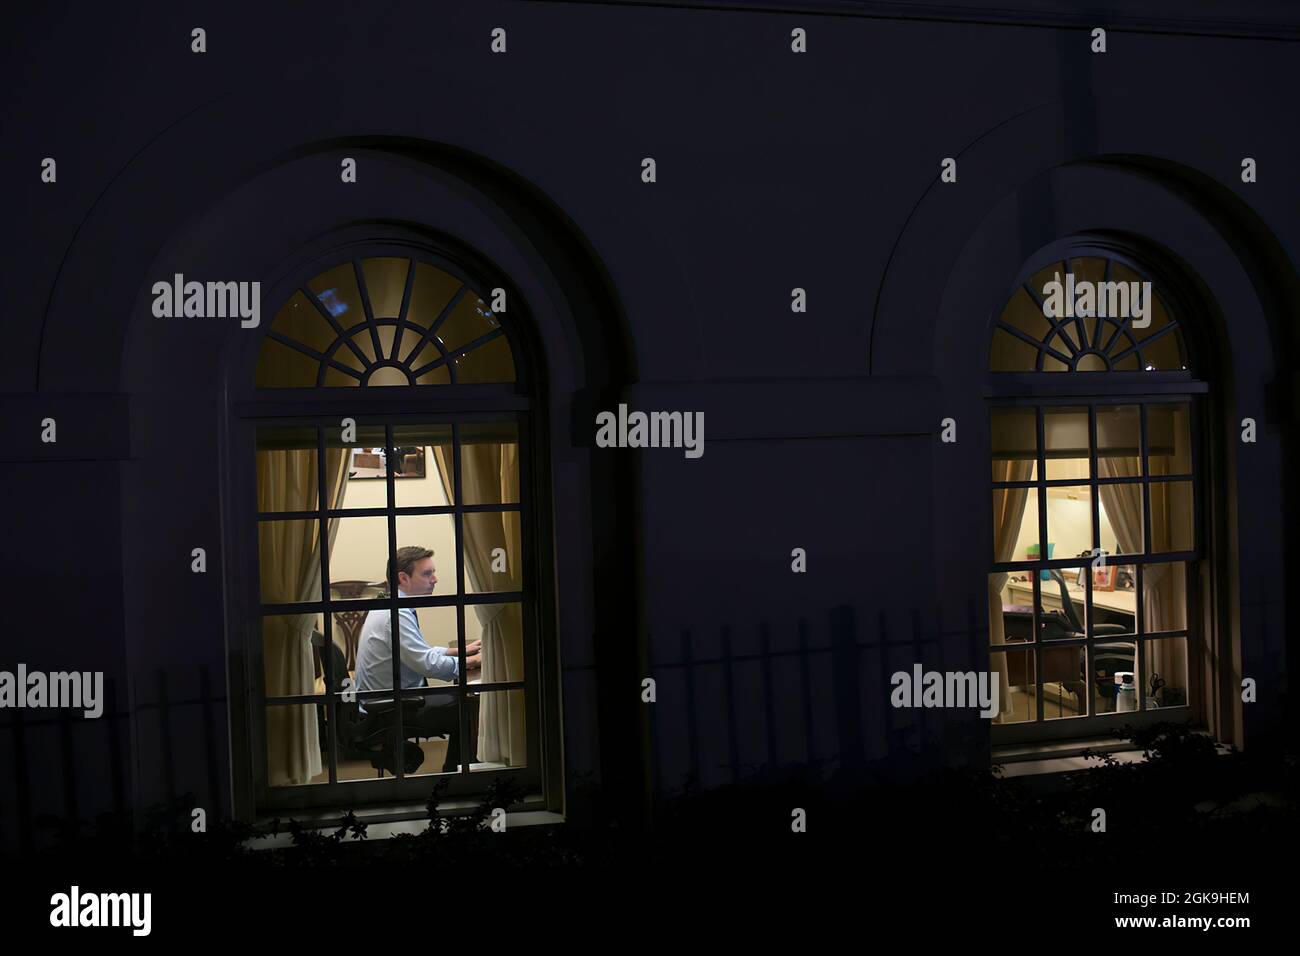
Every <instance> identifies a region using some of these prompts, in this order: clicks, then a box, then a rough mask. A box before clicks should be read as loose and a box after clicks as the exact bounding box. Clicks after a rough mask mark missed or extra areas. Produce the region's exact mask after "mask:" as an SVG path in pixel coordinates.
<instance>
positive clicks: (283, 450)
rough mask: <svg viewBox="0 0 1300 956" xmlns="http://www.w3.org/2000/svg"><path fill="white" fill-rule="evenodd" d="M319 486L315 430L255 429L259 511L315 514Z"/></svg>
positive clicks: (317, 504) (317, 505)
mask: <svg viewBox="0 0 1300 956" xmlns="http://www.w3.org/2000/svg"><path fill="white" fill-rule="evenodd" d="M319 486H320V475H319V473H318V472H317V470H316V429H315V428H259V429H258V430H257V510H258V511H314V510H316V509H317V508H319V507H320V501H319V497H318V495H317V488H318V487H319Z"/></svg>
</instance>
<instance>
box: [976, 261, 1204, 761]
mask: <svg viewBox="0 0 1300 956" xmlns="http://www.w3.org/2000/svg"><path fill="white" fill-rule="evenodd" d="M1089 256H1094V257H1095V256H1104V257H1107V258H1108V259H1115V260H1118V261H1121V262H1123V263H1124V264H1125V265H1127V266H1128V267H1129V268H1132V269H1133V270H1134V271H1136V272H1138V273H1139V275H1142V276H1143V277H1149V278H1150V279H1151V281H1152V291H1153V293H1155V294H1158V295H1160V296H1161V297H1162V298H1164V300H1165V302H1166V307H1167V308H1168V309H1169V311H1170V314H1171V317H1172V318H1174V319H1175V321H1176V322H1177V328H1178V330H1179V334H1180V335H1181V336H1182V346H1183V350H1184V354H1185V356H1186V360H1187V368H1186V369H1181V370H1152V371H1137V372H1133V371H1122V372H1121V371H1072V370H1067V371H1065V372H1060V371H1045V370H1039V371H1032V372H1030V371H1015V372H1012V371H993V370H991V369H986V372H985V388H984V397H985V402H984V404H985V414H986V415H987V416H989V419H988V420H989V421H991V418H992V415H993V412H994V410H995V409H997V408H1012V407H1021V408H1025V407H1032V408H1035V409H1036V410H1038V411H1037V413H1036V419H1035V420H1036V428H1037V432H1038V434H1037V442H1038V458H1037V462H1038V464H1037V469H1036V472H1037V473H1036V476H1035V479H1034V480H1033V481H1026V482H1014V483H1010V485H1008V484H1006V483H1001V484H997V485H995V484H994V482H993V480H992V477H991V470H989V469H986V470H985V473H984V474H985V477H984V482H985V487H986V488H987V489H988V492H989V495H987V496H986V497H985V500H986V501H990V500H991V494H992V493H993V492H994V491H996V490H997V489H998V488H1005V487H1008V486H1015V485H1022V486H1026V487H1030V488H1033V489H1037V494H1038V496H1039V497H1038V520H1039V538H1040V540H1041V541H1043V542H1045V541H1047V530H1046V524H1047V511H1046V508H1045V502H1046V489H1047V488H1048V487H1051V486H1053V485H1057V486H1066V485H1083V484H1087V485H1088V486H1089V489H1090V496H1091V502H1090V504H1091V508H1092V525H1093V543H1092V547H1093V548H1096V547H1099V545H1100V534H1101V528H1100V523H1099V517H1100V514H1099V510H1098V502H1099V491H1098V487H1099V484H1098V478H1099V475H1098V470H1097V446H1096V441H1097V436H1096V409H1097V407H1099V406H1116V405H1137V406H1139V407H1140V409H1141V411H1140V415H1141V421H1142V432H1141V434H1142V455H1143V462H1144V465H1143V473H1142V477H1141V479H1140V481H1141V485H1142V487H1143V489H1144V490H1143V522H1144V529H1145V530H1144V541H1143V547H1144V551H1143V552H1142V553H1141V554H1140V555H1125V556H1122V557H1121V556H1116V560H1114V561H1112V560H1110V559H1109V557H1108V560H1107V564H1108V565H1111V564H1113V565H1117V566H1122V565H1147V564H1159V563H1174V562H1184V563H1185V565H1186V568H1187V579H1186V589H1187V594H1186V597H1187V608H1186V618H1187V624H1186V628H1185V630H1184V632H1182V633H1184V635H1185V636H1183V637H1182V639H1183V640H1185V641H1186V662H1187V663H1186V666H1187V701H1186V703H1185V704H1182V705H1177V706H1172V707H1161V708H1157V709H1150V710H1148V709H1147V708H1146V701H1145V697H1146V694H1145V693H1144V691H1143V686H1144V685H1145V683H1146V681H1147V680H1148V668H1147V666H1146V659H1147V652H1146V648H1147V644H1148V642H1149V641H1150V640H1156V639H1159V638H1153V637H1148V636H1147V635H1145V634H1143V633H1142V632H1143V631H1144V630H1145V625H1144V623H1143V621H1142V620H1141V615H1142V614H1143V604H1142V596H1141V584H1140V582H1139V584H1138V586H1137V588H1136V589H1135V593H1136V597H1137V607H1136V611H1135V614H1136V615H1137V616H1138V618H1137V619H1136V620H1135V622H1134V633H1133V635H1123V636H1096V635H1094V634H1093V632H1092V628H1093V623H1094V621H1093V617H1094V616H1093V614H1092V613H1088V615H1087V624H1086V632H1085V638H1084V639H1082V640H1066V641H1050V642H1044V641H1042V640H1041V636H1040V626H1039V608H1040V602H1041V594H1042V591H1041V583H1042V582H1041V581H1040V579H1039V575H1038V574H1037V573H1036V572H1038V571H1041V570H1047V569H1053V568H1056V569H1061V568H1078V567H1080V563H1081V562H1080V559H1079V558H1077V557H1073V558H1070V557H1060V558H1050V559H1048V558H1045V557H1044V556H1043V555H1042V554H1040V559H1039V560H1038V561H1009V562H995V561H992V560H990V557H991V551H990V552H989V553H987V554H986V555H985V561H984V564H985V567H986V568H987V569H988V571H987V573H989V574H994V573H998V572H1008V571H1030V572H1033V573H1031V578H1030V580H1031V582H1032V584H1033V608H1032V610H1033V616H1032V632H1031V633H1032V635H1033V640H1032V641H1027V642H1016V643H1013V644H1004V645H999V647H1000V648H1003V649H1001V650H993V649H992V647H991V646H990V647H989V650H988V655H989V665H990V668H992V665H993V663H994V657H993V655H995V654H1007V653H1011V652H1013V651H1017V650H1030V651H1032V652H1033V670H1034V682H1035V686H1036V687H1041V685H1042V683H1043V677H1042V666H1043V665H1042V659H1041V658H1042V651H1043V650H1044V648H1074V647H1079V646H1083V647H1086V648H1087V664H1086V667H1087V671H1086V675H1085V676H1086V677H1087V678H1088V680H1087V683H1086V684H1085V694H1086V697H1087V703H1088V713H1087V714H1086V715H1084V716H1079V717H1068V718H1055V719H1044V718H1043V716H1042V715H1043V695H1042V694H1041V693H1039V692H1037V691H1036V692H1035V695H1034V697H1035V701H1036V707H1037V713H1036V714H1035V715H1034V716H1033V718H1032V719H1031V720H1028V721H1023V722H1017V723H1008V724H998V723H990V734H991V742H992V744H993V745H994V746H995V747H1001V746H1007V745H1016V744H1027V743H1049V742H1050V743H1057V742H1060V743H1064V742H1068V741H1071V740H1078V739H1082V738H1088V737H1096V736H1099V735H1105V734H1108V733H1109V732H1110V731H1113V730H1115V729H1117V728H1118V727H1120V726H1123V725H1125V724H1128V725H1130V726H1138V727H1140V726H1145V725H1150V724H1153V723H1156V722H1160V721H1174V722H1179V721H1184V720H1189V719H1194V716H1195V715H1196V714H1197V713H1198V712H1200V711H1201V710H1202V709H1203V707H1204V700H1203V698H1204V697H1205V695H1206V693H1207V688H1206V687H1204V686H1203V681H1202V661H1201V653H1202V652H1201V648H1203V647H1209V646H1213V645H1214V642H1213V641H1210V640H1208V639H1207V638H1208V637H1209V635H1206V634H1205V633H1204V632H1203V630H1202V628H1204V627H1207V626H1208V627H1214V625H1215V623H1216V622H1215V621H1214V620H1213V619H1212V618H1211V617H1210V616H1209V615H1208V613H1207V600H1208V599H1209V597H1210V595H1208V594H1206V593H1205V590H1204V584H1205V575H1206V574H1207V573H1209V571H1210V569H1212V567H1213V566H1214V558H1213V554H1212V553H1211V551H1212V538H1211V535H1210V528H1211V527H1212V522H1211V521H1210V518H1209V516H1210V514H1211V512H1212V510H1213V504H1214V502H1213V494H1214V492H1213V489H1212V488H1211V487H1210V484H1209V480H1210V476H1211V472H1210V470H1209V467H1208V466H1209V462H1208V460H1207V450H1206V445H1207V436H1208V429H1207V419H1208V418H1209V417H1210V415H1211V413H1212V411H1211V407H1210V388H1209V385H1208V383H1206V382H1204V381H1201V380H1199V379H1198V378H1197V377H1196V375H1195V373H1194V371H1193V370H1194V369H1195V368H1196V367H1197V366H1196V364H1195V356H1196V354H1197V349H1196V343H1195V342H1194V341H1193V337H1192V332H1193V328H1194V324H1195V323H1194V316H1195V315H1196V312H1195V309H1194V306H1193V304H1192V303H1190V302H1189V301H1188V300H1187V298H1186V297H1185V295H1184V294H1183V292H1182V289H1183V286H1182V284H1181V283H1179V282H1177V281H1176V280H1174V281H1171V276H1172V273H1171V271H1170V270H1169V269H1168V268H1167V267H1166V266H1165V265H1164V264H1163V263H1161V262H1160V260H1159V257H1158V256H1156V257H1153V261H1149V260H1147V259H1145V258H1142V259H1139V257H1138V255H1135V254H1134V253H1133V252H1132V251H1130V250H1129V249H1128V248H1127V247H1126V246H1124V245H1122V244H1119V243H1117V242H1115V241H1114V240H1112V239H1109V238H1107V237H1098V236H1085V237H1076V238H1073V239H1069V240H1064V241H1061V242H1057V243H1053V244H1052V245H1051V246H1048V247H1047V248H1045V249H1043V250H1040V252H1039V253H1037V254H1035V255H1034V256H1032V257H1031V258H1030V259H1029V260H1028V261H1027V262H1026V263H1025V264H1024V265H1023V266H1022V267H1021V271H1020V274H1019V276H1018V277H1017V281H1016V282H1015V283H1014V284H1013V285H1012V286H1011V290H1012V294H1014V293H1015V292H1016V291H1017V290H1019V289H1020V288H1021V287H1022V286H1023V285H1024V283H1026V282H1027V281H1028V280H1029V278H1030V277H1031V276H1033V275H1035V274H1036V273H1038V272H1039V271H1040V270H1042V269H1043V268H1044V266H1045V265H1050V264H1051V263H1053V262H1061V261H1062V260H1066V261H1068V260H1071V259H1078V258H1086V257H1089ZM1108 273H1109V267H1108ZM1007 301H1009V298H1008V300H1007ZM1004 304H1005V303H1004ZM1000 315H1001V309H999V311H998V312H996V313H994V314H993V315H992V316H991V317H990V320H989V326H988V327H989V342H990V348H991V345H992V335H993V330H994V329H995V328H997V327H998V325H997V323H998V320H999V318H1000ZM990 358H991V353H990ZM1040 362H1041V357H1040ZM1177 403H1183V404H1186V405H1187V406H1188V407H1189V410H1190V414H1189V422H1188V425H1189V429H1190V440H1191V468H1192V476H1191V482H1192V494H1193V507H1192V534H1193V549H1192V550H1191V551H1183V552H1161V553H1153V552H1151V551H1150V547H1151V541H1150V530H1151V524H1150V495H1149V491H1148V489H1149V487H1150V484H1151V477H1152V476H1151V475H1150V474H1149V473H1148V471H1147V466H1146V460H1147V459H1146V456H1147V453H1148V442H1147V427H1146V421H1147V409H1148V408H1149V407H1151V406H1152V405H1161V404H1177ZM1054 406H1057V407H1059V406H1065V407H1080V406H1086V407H1087V408H1088V409H1089V456H1090V477H1089V478H1088V479H1087V481H1086V482H1085V481H1083V480H1076V479H1059V480H1053V481H1049V480H1047V479H1046V472H1045V469H1044V466H1045V452H1046V449H1045V448H1044V445H1043V441H1044V435H1043V414H1042V411H1041V410H1042V409H1044V408H1050V407H1054ZM986 451H987V454H986V455H985V460H986V461H988V462H992V461H993V460H994V459H993V449H992V439H991V436H990V440H989V445H988V447H987V449H986ZM987 507H988V506H987V505H986V508H987ZM986 514H989V517H988V518H986V519H985V520H986V522H989V521H991V518H992V515H991V513H989V512H987V511H986ZM986 526H987V527H990V528H991V526H990V525H987V524H986ZM991 540H992V539H991V538H990V541H991ZM990 547H991V544H990ZM1085 601H1086V602H1087V605H1088V609H1089V611H1091V607H1092V580H1091V575H1089V576H1088V578H1087V579H1086V585H1085ZM990 610H991V609H990ZM1162 633H1163V632H1162ZM1171 633H1173V632H1171ZM1117 642H1122V643H1132V644H1134V645H1135V654H1136V661H1137V667H1138V673H1139V687H1138V694H1137V706H1138V709H1137V710H1134V711H1125V712H1120V713H1114V712H1109V713H1101V714H1098V713H1095V712H1094V706H1095V691H1094V690H1093V686H1094V685H1093V681H1095V673H1096V672H1095V668H1094V667H1093V648H1094V646H1095V645H1096V644H1099V643H1117Z"/></svg>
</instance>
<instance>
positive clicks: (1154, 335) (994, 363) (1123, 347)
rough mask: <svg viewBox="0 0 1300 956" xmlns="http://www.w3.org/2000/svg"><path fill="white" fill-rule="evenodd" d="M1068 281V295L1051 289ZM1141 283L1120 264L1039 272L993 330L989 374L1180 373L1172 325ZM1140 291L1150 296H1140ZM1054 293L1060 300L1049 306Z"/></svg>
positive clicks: (1183, 352) (1178, 337)
mask: <svg viewBox="0 0 1300 956" xmlns="http://www.w3.org/2000/svg"><path fill="white" fill-rule="evenodd" d="M1067 274H1070V275H1073V289H1072V290H1070V289H1067V288H1062V289H1059V290H1058V289H1055V288H1054V287H1053V286H1052V285H1051V283H1053V282H1060V283H1061V286H1062V287H1065V286H1066V284H1067V279H1066V276H1067ZM1145 282H1150V280H1149V279H1148V278H1147V277H1146V276H1143V275H1140V274H1139V273H1138V272H1136V271H1134V270H1133V269H1132V268H1131V267H1130V266H1128V265H1126V264H1125V263H1123V262H1120V261H1119V260H1117V259H1111V258H1106V257H1101V256H1084V257H1080V258H1072V259H1068V260H1065V261H1061V262H1054V263H1052V264H1051V265H1049V266H1046V267H1045V268H1043V269H1040V270H1039V271H1038V272H1036V273H1034V275H1032V276H1030V278H1029V279H1028V281H1026V282H1024V283H1023V284H1022V285H1021V286H1020V288H1019V289H1017V290H1016V291H1015V293H1014V294H1013V295H1012V296H1011V300H1010V301H1009V302H1008V303H1007V304H1006V306H1005V308H1003V310H1002V313H1001V315H1000V316H999V317H998V320H997V322H996V323H995V324H994V331H993V341H992V342H991V343H990V347H989V371H992V372H1139V371H1147V372H1153V371H1180V370H1183V369H1186V368H1187V349H1186V346H1185V344H1184V342H1183V334H1182V330H1181V329H1180V328H1179V325H1178V320H1177V318H1176V317H1175V316H1174V315H1173V312H1172V310H1171V309H1170V308H1169V307H1168V305H1167V304H1166V302H1165V299H1164V297H1163V296H1162V295H1161V293H1160V291H1159V290H1158V289H1157V288H1156V286H1155V285H1154V283H1152V284H1151V285H1144V283H1145ZM1143 290H1149V291H1148V292H1147V294H1146V295H1145V296H1144V294H1143ZM1070 291H1073V293H1074V294H1073V295H1072V296H1071V295H1069V294H1067V293H1068V292H1070ZM1053 293H1056V294H1057V295H1058V296H1059V298H1057V299H1055V300H1054V299H1052V298H1051V297H1052V295H1053ZM1147 299H1149V300H1150V301H1147ZM1044 302H1047V303H1048V307H1047V308H1046V309H1045V308H1044ZM1067 302H1069V303H1071V306H1070V308H1069V309H1068V310H1067V309H1066V308H1065V307H1064V306H1065V303H1067ZM1076 304H1080V305H1082V309H1076V308H1075V307H1074V306H1075V305H1076ZM1081 312H1082V313H1086V314H1080V313H1081ZM1048 313H1051V314H1050V315H1049V314H1048ZM1070 313H1073V314H1070ZM1135 321H1136V322H1137V323H1138V324H1137V326H1135V325H1134V322H1135Z"/></svg>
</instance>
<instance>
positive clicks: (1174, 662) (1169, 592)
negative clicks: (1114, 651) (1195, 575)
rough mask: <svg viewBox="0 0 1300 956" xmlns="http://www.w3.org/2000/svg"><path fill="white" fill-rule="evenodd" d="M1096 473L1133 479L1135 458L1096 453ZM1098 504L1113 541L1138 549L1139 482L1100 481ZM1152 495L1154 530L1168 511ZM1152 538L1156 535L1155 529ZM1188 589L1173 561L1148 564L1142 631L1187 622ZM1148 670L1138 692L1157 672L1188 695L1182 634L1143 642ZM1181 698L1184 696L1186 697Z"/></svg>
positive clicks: (1144, 573)
mask: <svg viewBox="0 0 1300 956" xmlns="http://www.w3.org/2000/svg"><path fill="white" fill-rule="evenodd" d="M1097 474H1098V476H1099V477H1101V478H1134V477H1137V474H1138V463H1137V459H1135V458H1115V459H1112V458H1098V459H1097ZM1098 492H1099V494H1100V496H1101V505H1102V507H1103V508H1104V509H1106V517H1107V518H1109V519H1110V526H1111V529H1112V530H1113V531H1114V532H1115V543H1116V544H1117V545H1118V547H1119V550H1120V551H1121V552H1127V553H1129V554H1137V553H1139V552H1141V551H1142V550H1143V547H1142V486H1141V485H1140V484H1124V485H1099V486H1098ZM1156 501H1157V498H1154V497H1153V499H1152V509H1151V523H1152V526H1153V528H1154V529H1162V528H1167V527H1168V521H1169V515H1168V514H1167V513H1163V514H1162V513H1160V509H1159V508H1158V507H1157V506H1156ZM1152 537H1156V534H1155V533H1154V532H1153V534H1152ZM1186 621H1187V590H1186V578H1185V575H1182V574H1177V573H1175V572H1174V566H1173V565H1171V564H1148V565H1144V566H1143V568H1142V626H1143V628H1144V629H1145V630H1146V631H1155V630H1174V629H1175V628H1182V627H1185V626H1186ZM1146 654H1147V670H1148V672H1149V673H1148V674H1146V675H1144V676H1143V677H1142V683H1143V687H1142V693H1143V695H1146V694H1147V693H1149V692H1150V690H1151V676H1150V675H1151V674H1153V673H1154V674H1159V675H1160V676H1161V678H1162V679H1163V680H1164V681H1165V683H1166V684H1167V685H1168V686H1169V687H1173V688H1178V689H1180V690H1182V691H1183V692H1184V694H1186V683H1187V681H1186V676H1185V675H1186V674H1187V642H1186V641H1185V640H1184V639H1182V638H1179V639H1176V640H1174V639H1170V640H1165V641H1155V642H1149V643H1148V644H1147V645H1146ZM1184 699H1186V698H1185V697H1184Z"/></svg>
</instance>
